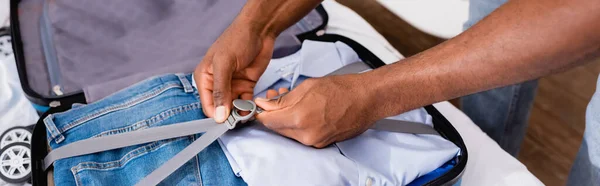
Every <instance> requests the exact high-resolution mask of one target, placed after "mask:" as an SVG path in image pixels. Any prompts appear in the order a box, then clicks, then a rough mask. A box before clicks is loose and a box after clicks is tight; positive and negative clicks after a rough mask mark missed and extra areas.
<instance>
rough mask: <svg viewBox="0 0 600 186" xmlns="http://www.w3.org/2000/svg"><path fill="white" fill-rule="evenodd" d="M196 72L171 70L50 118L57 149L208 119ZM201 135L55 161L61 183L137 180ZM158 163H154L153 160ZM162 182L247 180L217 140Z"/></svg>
mask: <svg viewBox="0 0 600 186" xmlns="http://www.w3.org/2000/svg"><path fill="white" fill-rule="evenodd" d="M190 83H191V75H165V76H161V77H157V78H151V79H148V80H146V81H143V82H140V83H138V84H136V85H134V86H132V87H130V88H127V89H124V90H122V91H120V92H117V93H115V94H113V95H111V96H109V97H107V98H105V99H103V100H100V101H97V102H94V103H92V104H89V105H85V106H83V105H74V106H73V108H72V109H71V110H69V111H66V112H62V113H56V114H52V115H49V116H48V117H46V118H45V119H44V123H45V125H46V128H47V130H48V142H49V145H50V147H51V148H52V149H55V148H59V147H61V146H64V145H67V144H69V143H72V142H75V141H78V140H83V139H87V138H93V137H99V136H107V135H114V134H119V133H124V132H128V131H134V130H139V129H144V128H148V127H156V126H162V125H169V124H174V123H179V122H184V121H190V120H197V119H203V118H205V117H206V116H204V114H203V113H202V109H201V105H200V102H199V100H198V93H197V91H196V90H195V89H194V88H193V87H192V86H191V84H190ZM200 136H201V134H198V135H192V136H187V137H181V138H175V139H168V140H161V141H156V142H152V143H147V144H142V145H136V146H130V147H126V148H121V149H116V150H110V151H105V152H100V153H95V154H90V155H84V156H78V157H72V158H66V159H61V160H58V161H56V162H55V164H54V183H55V185H134V184H135V183H137V182H138V181H139V180H141V179H142V178H144V177H145V176H146V175H148V174H149V173H150V172H152V171H153V170H154V169H156V168H158V166H160V165H162V163H164V162H166V161H167V160H168V159H169V158H171V157H173V156H174V155H175V154H177V153H178V152H179V151H181V150H182V149H183V148H185V147H186V146H188V145H189V144H190V143H192V142H193V141H194V140H195V139H197V138H198V137H200ZM148 162H152V163H148ZM161 185H246V183H245V182H244V181H243V180H242V179H241V178H238V177H236V176H235V175H234V174H233V171H232V169H231V167H230V165H229V163H228V161H227V158H226V157H225V155H224V154H223V151H222V150H221V147H220V146H219V144H218V143H217V142H214V143H213V144H211V145H210V146H208V147H207V149H205V150H203V151H202V152H201V153H199V154H198V155H197V156H196V158H193V159H191V160H190V161H189V162H187V163H186V164H185V165H184V166H182V167H180V168H179V169H178V170H177V171H176V172H174V173H173V174H171V175H170V176H169V177H168V178H167V179H166V180H164V181H163V182H162V183H161Z"/></svg>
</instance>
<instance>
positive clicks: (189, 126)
mask: <svg viewBox="0 0 600 186" xmlns="http://www.w3.org/2000/svg"><path fill="white" fill-rule="evenodd" d="M218 126H221V125H218V124H217V123H215V121H214V120H213V119H211V118H208V119H202V120H194V121H188V122H182V123H178V124H176V125H166V126H160V127H152V128H148V129H143V130H136V131H132V132H127V133H121V134H115V135H110V136H102V137H96V138H89V139H85V140H81V141H77V142H73V143H70V144H68V145H65V146H62V147H60V148H56V149H54V150H52V151H50V152H49V153H48V155H46V157H45V158H44V162H43V163H44V165H43V168H44V170H46V169H48V167H50V166H51V165H52V164H53V163H54V162H55V161H56V160H59V159H63V158H69V157H75V156H81V155H86V154H92V153H96V152H102V151H107V150H112V149H118V148H123V147H128V146H132V145H139V144H143V143H149V142H154V141H158V140H164V139H171V138H177V137H183V136H189V135H194V134H198V133H202V132H206V131H209V130H211V129H212V128H215V127H218ZM222 126H225V125H222Z"/></svg>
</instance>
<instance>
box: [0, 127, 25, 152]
mask: <svg viewBox="0 0 600 186" xmlns="http://www.w3.org/2000/svg"><path fill="white" fill-rule="evenodd" d="M17 142H21V143H27V144H31V129H30V128H28V127H13V128H10V129H8V130H6V132H4V133H3V134H2V136H0V149H3V148H4V147H6V146H8V145H10V144H12V143H17Z"/></svg>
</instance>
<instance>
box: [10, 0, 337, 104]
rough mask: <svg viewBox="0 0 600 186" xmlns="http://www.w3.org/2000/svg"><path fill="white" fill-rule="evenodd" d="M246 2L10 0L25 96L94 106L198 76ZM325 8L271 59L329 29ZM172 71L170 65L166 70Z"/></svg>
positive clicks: (283, 38) (282, 40)
mask: <svg viewBox="0 0 600 186" xmlns="http://www.w3.org/2000/svg"><path fill="white" fill-rule="evenodd" d="M244 4H245V1H244V0H218V1H175V0H160V1H146V0H133V1H121V0H103V1H96V0H55V1H44V0H11V5H10V6H11V31H12V32H11V33H12V37H13V40H14V42H13V48H14V49H15V54H16V61H17V67H18V69H19V76H20V79H21V85H22V86H23V90H24V91H25V93H26V94H27V95H28V97H29V99H30V100H31V101H33V102H34V103H36V104H39V105H48V104H49V103H50V102H53V101H54V102H55V104H56V103H58V104H60V103H61V102H63V104H71V103H74V102H93V101H95V100H98V99H101V98H103V97H105V96H107V95H110V94H111V93H113V92H116V91H117V90H120V89H122V88H125V87H127V86H129V85H132V84H134V83H135V82H138V81H141V80H143V79H146V78H148V77H150V76H154V75H160V74H164V73H174V72H193V70H194V69H195V67H196V65H197V64H198V63H199V62H200V61H201V59H202V57H203V56H204V54H205V53H206V51H207V50H208V48H209V47H210V46H211V44H212V43H213V42H214V41H215V40H216V39H217V38H218V37H219V35H220V34H221V33H222V32H223V31H224V30H225V29H226V28H227V27H228V26H229V24H230V23H231V22H232V21H233V19H234V18H235V16H236V15H237V13H238V12H239V11H240V10H241V8H242V7H243V5H244ZM326 22H327V17H326V14H325V13H324V10H323V8H322V7H319V8H317V9H316V10H314V11H312V12H311V13H310V14H309V15H307V16H306V17H304V18H303V19H302V20H301V21H300V22H298V23H297V24H295V25H293V26H292V27H290V28H289V29H287V30H285V31H284V32H283V33H282V34H281V35H280V36H279V37H278V38H277V40H276V43H275V51H274V55H273V57H275V58H277V57H283V56H286V55H289V54H291V53H294V52H295V51H297V50H298V49H299V48H300V45H301V41H300V40H299V39H298V37H303V36H308V35H314V34H316V33H317V31H318V30H321V29H323V28H324V27H325V25H326ZM165 64H169V65H165Z"/></svg>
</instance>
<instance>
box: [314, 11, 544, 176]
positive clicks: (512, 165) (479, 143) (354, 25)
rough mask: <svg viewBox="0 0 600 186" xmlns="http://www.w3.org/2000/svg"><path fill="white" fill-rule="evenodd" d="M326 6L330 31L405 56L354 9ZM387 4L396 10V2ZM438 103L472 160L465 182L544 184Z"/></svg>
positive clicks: (382, 54) (383, 53)
mask: <svg viewBox="0 0 600 186" xmlns="http://www.w3.org/2000/svg"><path fill="white" fill-rule="evenodd" d="M428 2H432V1H428ZM399 4H400V3H399ZM323 6H324V7H325V9H326V10H327V13H328V15H329V23H328V26H327V28H326V30H325V32H326V33H331V34H339V35H343V36H346V37H348V38H351V39H353V40H355V41H357V42H359V43H360V44H361V45H363V46H365V47H366V48H368V49H369V50H370V51H372V52H373V53H374V54H375V55H377V56H378V57H379V58H381V59H382V60H384V62H386V63H388V64H389V63H393V62H396V61H398V60H399V59H402V58H404V57H403V56H402V55H401V54H400V53H398V51H396V50H395V49H394V48H393V47H392V46H391V45H390V44H389V43H388V42H387V41H386V40H385V38H384V37H383V36H381V35H380V34H379V33H377V31H375V29H374V28H373V27H371V26H370V25H369V24H368V23H367V22H366V21H365V20H364V19H362V18H361V17H360V16H359V15H358V14H356V13H355V12H353V11H352V10H350V9H348V8H346V7H344V6H342V5H340V4H339V3H337V2H335V1H333V0H326V1H325V2H323ZM386 6H387V8H390V9H394V7H393V3H392V4H387V5H386ZM404 8H406V7H404ZM416 8H419V7H416ZM408 22H411V21H408ZM434 106H435V107H436V108H437V109H438V110H439V111H440V112H441V113H442V114H444V116H446V118H447V119H448V120H449V121H450V123H452V124H453V125H454V127H455V128H456V129H457V130H458V132H459V133H460V134H461V136H462V138H463V140H464V141H465V144H466V146H467V150H468V152H469V160H468V162H467V168H466V170H465V173H464V175H463V179H462V185H466V186H469V185H476V186H479V185H507V186H508V185H510V186H518V185H523V186H532V185H543V184H542V182H540V181H539V180H538V179H537V178H536V177H535V176H534V175H533V174H531V172H529V171H528V170H527V168H526V167H525V166H524V165H523V164H522V163H521V162H519V161H518V160H517V159H515V158H514V157H512V156H510V155H509V154H508V153H506V152H504V151H503V150H502V149H501V148H500V146H498V144H496V142H494V141H493V140H492V139H491V138H490V137H489V136H487V135H486V134H485V133H483V131H481V129H479V127H477V125H475V123H473V121H471V119H469V118H468V117H467V116H466V115H465V114H464V113H462V112H461V111H460V110H458V109H457V108H456V107H454V106H452V104H450V103H448V102H441V103H437V104H434Z"/></svg>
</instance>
